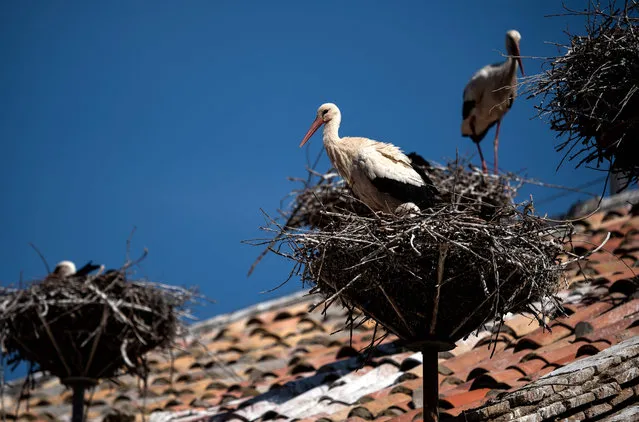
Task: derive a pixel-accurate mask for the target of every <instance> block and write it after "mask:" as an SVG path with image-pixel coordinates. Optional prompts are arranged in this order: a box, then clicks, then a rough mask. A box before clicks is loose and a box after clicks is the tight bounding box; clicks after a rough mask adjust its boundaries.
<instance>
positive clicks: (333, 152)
mask: <svg viewBox="0 0 639 422" xmlns="http://www.w3.org/2000/svg"><path fill="white" fill-rule="evenodd" d="M339 124H340V119H339V117H337V118H333V119H331V120H329V121H328V122H326V123H325V124H324V138H323V140H324V148H325V149H326V153H327V154H328V158H330V160H331V162H332V163H333V166H334V167H335V168H336V169H337V171H338V172H339V174H340V175H341V176H342V177H343V178H344V179H346V182H347V183H350V179H351V172H350V169H351V167H350V159H349V156H348V148H347V147H348V146H347V145H345V144H344V142H343V141H342V140H341V139H340V137H339Z"/></svg>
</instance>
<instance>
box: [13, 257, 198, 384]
mask: <svg viewBox="0 0 639 422" xmlns="http://www.w3.org/2000/svg"><path fill="white" fill-rule="evenodd" d="M127 269H128V266H125V267H123V268H121V269H119V270H114V271H108V272H107V273H105V274H98V275H85V276H71V277H58V276H56V275H54V274H52V275H49V276H48V277H47V278H45V279H44V280H40V281H36V282H34V283H32V284H30V285H29V286H28V287H26V288H23V289H9V288H3V289H2V290H0V336H1V338H2V342H3V346H4V350H5V355H6V356H8V359H7V361H8V363H9V364H10V365H17V364H19V363H20V362H26V363H28V364H29V366H30V368H31V373H33V372H36V371H38V370H41V371H46V372H48V373H51V374H53V375H55V376H57V377H59V378H60V380H61V381H62V383H65V384H71V383H72V382H78V380H84V381H85V382H86V383H88V384H91V383H92V382H96V381H97V380H98V379H100V378H111V377H114V376H116V375H119V374H122V373H130V374H135V375H139V376H142V375H144V374H145V373H146V364H145V359H144V355H145V354H146V353H147V352H149V351H150V350H152V349H155V348H164V347H169V346H171V345H172V344H173V341H174V339H175V336H176V334H178V332H179V331H180V330H181V329H182V327H183V326H182V322H181V320H180V318H181V317H182V316H184V315H186V311H187V310H186V307H185V305H186V304H187V302H190V301H192V300H193V299H194V298H195V297H196V296H195V293H194V292H193V291H191V290H186V289H183V288H179V287H172V286H165V285H161V284H156V283H149V282H144V281H132V280H128V279H127Z"/></svg>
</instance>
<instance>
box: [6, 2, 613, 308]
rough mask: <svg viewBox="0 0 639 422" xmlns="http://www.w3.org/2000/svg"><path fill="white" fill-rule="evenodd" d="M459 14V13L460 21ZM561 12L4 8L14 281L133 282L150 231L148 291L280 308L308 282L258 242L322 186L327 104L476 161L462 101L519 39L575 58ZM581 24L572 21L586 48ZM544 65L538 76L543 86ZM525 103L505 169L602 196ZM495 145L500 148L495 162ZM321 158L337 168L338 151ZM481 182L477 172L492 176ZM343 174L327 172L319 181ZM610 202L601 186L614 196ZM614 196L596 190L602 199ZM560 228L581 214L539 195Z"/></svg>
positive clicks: (402, 137)
mask: <svg viewBox="0 0 639 422" xmlns="http://www.w3.org/2000/svg"><path fill="white" fill-rule="evenodd" d="M444 3H446V4H444ZM559 7H560V6H559V4H558V2H556V1H537V2H512V1H508V2H507V1H493V2H424V1H405V2H401V3H394V2H388V1H384V2H382V1H366V2H364V1H352V2H337V1H322V2H300V1H275V2H252V3H248V2H245V3H242V2H236V1H222V0H217V1H212V0H211V1H194V0H193V1H188V2H177V1H155V2H150V1H137V2H86V1H64V2H39V1H27V0H23V1H13V2H10V1H5V2H1V3H0V53H1V56H2V58H3V60H2V61H3V65H2V66H1V67H0V95H1V96H2V99H3V101H1V102H0V139H2V144H1V145H2V153H1V154H0V189H1V192H2V198H3V204H2V206H1V207H0V232H1V233H2V236H0V281H1V282H2V283H3V284H5V285H6V284H9V283H14V282H16V281H18V280H19V278H20V276H21V274H22V278H23V279H25V280H31V279H34V278H35V277H40V276H43V275H44V274H45V269H44V267H43V265H42V263H41V261H40V259H39V257H38V256H37V255H36V253H35V252H34V251H33V250H32V249H31V247H30V246H29V242H32V243H34V244H35V245H36V246H37V247H38V248H39V249H40V250H41V251H42V253H43V254H44V256H45V257H46V259H47V260H48V261H49V263H50V264H51V265H55V263H56V262H57V261H59V260H62V259H72V260H74V261H76V262H77V263H79V264H82V263H84V262H86V261H87V260H90V259H92V260H94V261H97V262H99V263H104V264H105V265H106V266H107V267H115V266H120V265H121V264H122V262H123V260H124V258H125V252H126V240H127V238H128V236H129V234H130V233H131V231H132V229H133V228H134V227H137V231H136V233H135V235H134V237H133V244H132V246H133V250H132V252H133V255H137V254H141V252H142V250H143V248H145V247H146V248H148V249H149V256H148V258H147V259H146V260H145V261H144V262H143V263H142V264H141V265H140V268H139V270H138V275H139V276H141V277H148V278H150V279H152V280H156V281H160V282H165V283H171V284H183V285H199V286H200V288H201V290H202V292H203V293H205V294H206V295H207V296H209V297H210V298H212V299H215V300H217V304H214V305H210V306H207V307H205V308H202V309H199V311H198V315H199V316H201V317H209V316H212V315H214V314H219V313H223V312H229V311H232V310H235V309H238V308H241V307H244V306H247V305H250V304H253V303H256V302H260V301H264V300H267V299H270V298H273V297H276V296H281V295H283V294H287V293H290V292H292V291H294V290H297V289H299V288H300V287H301V286H300V283H299V281H298V280H292V281H291V282H290V283H289V284H288V285H286V286H284V287H283V288H281V289H279V290H277V291H276V292H274V293H270V294H261V293H260V292H261V291H264V290H267V289H269V288H272V287H274V286H276V285H277V284H279V283H280V282H281V281H282V280H283V279H284V278H285V277H286V275H287V274H288V271H289V269H290V265H289V263H287V262H284V261H282V260H281V259H279V258H277V257H269V258H267V259H266V260H265V261H264V262H263V263H262V264H261V265H260V266H259V267H258V268H257V270H256V272H255V273H254V275H253V276H252V277H251V278H248V279H247V277H246V272H247V269H248V268H249V266H250V264H251V263H252V261H253V260H254V258H255V257H256V256H257V254H258V253H259V252H260V250H259V249H258V248H255V247H250V246H247V245H243V244H241V243H240V242H241V240H243V239H250V238H255V237H260V236H263V234H262V233H261V232H260V231H259V226H260V225H262V224H263V223H264V218H263V216H262V214H261V213H260V208H264V209H265V210H267V211H269V212H274V211H275V210H276V208H277V207H278V205H279V201H280V199H281V198H282V197H283V196H284V195H286V194H287V193H288V192H289V191H290V190H291V189H292V188H293V186H294V185H293V184H292V183H291V182H289V181H287V177H289V176H304V175H305V170H304V167H305V164H306V154H307V152H306V151H305V150H304V149H299V148H298V144H299V141H300V140H301V138H302V136H303V135H304V133H305V132H306V130H307V129H308V126H309V125H310V123H311V122H312V121H313V119H314V117H315V111H316V109H317V107H318V106H319V105H320V104H321V103H323V102H327V101H330V102H335V103H337V104H338V105H339V106H340V108H341V110H342V115H343V121H342V129H341V134H342V135H343V136H344V135H352V136H366V137H370V138H373V139H377V140H382V141H387V142H393V143H395V144H397V145H400V146H401V147H402V148H403V149H404V150H405V151H407V152H409V151H418V152H419V153H420V154H422V155H423V156H425V157H426V158H429V159H432V160H435V161H444V160H445V159H446V158H448V157H454V156H455V151H456V149H458V150H459V152H460V154H466V153H473V154H474V153H475V151H476V149H475V147H474V145H473V144H472V142H471V141H470V140H468V139H467V138H462V137H461V136H460V134H459V132H460V123H461V122H460V119H461V100H462V90H463V88H464V85H465V84H466V82H467V81H468V79H469V78H470V76H471V75H472V74H473V72H474V71H475V70H477V69H478V68H479V67H481V66H483V65H485V64H489V63H493V62H496V61H499V60H501V57H500V55H499V54H500V52H503V51H504V34H505V32H506V30H508V29H511V28H516V29H518V30H519V31H520V32H521V33H522V36H523V38H522V43H521V50H522V54H523V55H528V56H549V55H554V54H555V53H556V49H555V48H554V47H553V46H551V45H548V44H545V42H546V41H557V40H564V34H563V33H562V31H563V30H564V29H565V27H566V22H567V20H566V18H553V19H548V18H544V15H545V14H548V13H556V12H558V11H559ZM580 25H581V23H579V22H578V21H575V20H573V29H576V28H578V27H580ZM541 63H542V61H541V60H533V59H526V60H525V61H524V65H525V70H526V72H527V74H529V75H530V74H534V73H537V72H538V71H539V70H540V66H541ZM533 105H534V102H532V101H527V100H526V99H524V98H520V99H518V100H517V101H516V102H515V104H514V107H513V109H512V110H511V112H510V113H509V115H508V116H507V117H506V119H505V120H504V123H503V125H502V132H501V137H500V139H501V144H500V164H501V167H502V168H504V169H507V170H512V171H520V170H524V171H525V173H526V174H527V175H528V176H530V177H534V178H537V179H540V180H543V181H545V182H549V183H557V184H561V185H566V186H578V185H582V184H584V183H586V182H588V181H591V180H593V179H597V178H599V177H600V176H601V174H600V173H597V172H595V171H593V170H580V171H575V170H574V169H573V168H572V167H573V166H572V165H571V164H568V165H566V166H564V167H563V168H561V169H560V170H559V171H558V172H556V171H555V168H556V166H557V164H558V163H559V160H560V158H561V156H560V155H559V154H558V153H556V152H555V151H554V149H553V146H554V144H555V138H554V134H553V133H551V132H550V131H549V130H548V127H547V125H546V124H545V123H544V122H542V121H540V120H538V119H535V118H534V116H535V112H534V108H533ZM492 136H493V135H492V132H491V133H490V134H489V135H488V136H487V138H486V140H485V141H484V143H483V147H484V151H485V154H486V157H487V158H489V157H490V160H492V153H491V151H492ZM309 144H310V149H311V151H310V154H311V155H312V156H315V154H316V153H317V152H318V151H319V149H320V148H321V136H318V135H316V136H315V137H314V138H313V139H312V140H311V142H310V143H309ZM475 162H476V163H478V161H477V158H476V157H475ZM320 167H321V168H322V169H326V168H328V163H327V162H326V161H324V162H323V163H322V165H321V166H320ZM598 187H599V185H598ZM593 190H594V191H597V188H593ZM532 192H534V194H535V198H537V199H538V200H539V201H540V202H539V204H538V207H537V209H538V210H540V211H547V212H549V213H551V214H555V213H558V212H561V211H564V210H566V209H567V207H568V206H569V205H570V204H571V203H572V202H574V201H575V200H576V199H578V197H579V196H578V195H570V196H567V197H563V198H561V199H559V200H555V201H551V202H546V203H543V201H542V199H543V198H547V197H549V196H551V195H554V194H556V193H557V191H552V190H548V189H543V190H542V189H536V190H533V191H532Z"/></svg>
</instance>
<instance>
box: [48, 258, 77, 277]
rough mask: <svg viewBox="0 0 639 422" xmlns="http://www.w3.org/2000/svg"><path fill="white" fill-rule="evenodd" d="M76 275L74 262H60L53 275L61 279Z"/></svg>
mask: <svg viewBox="0 0 639 422" xmlns="http://www.w3.org/2000/svg"><path fill="white" fill-rule="evenodd" d="M75 273H76V268H75V264H74V263H73V262H72V261H60V262H58V264H57V265H56V266H55V269H54V270H53V272H52V273H51V274H52V275H53V276H56V277H59V278H65V277H71V276H72V275H75Z"/></svg>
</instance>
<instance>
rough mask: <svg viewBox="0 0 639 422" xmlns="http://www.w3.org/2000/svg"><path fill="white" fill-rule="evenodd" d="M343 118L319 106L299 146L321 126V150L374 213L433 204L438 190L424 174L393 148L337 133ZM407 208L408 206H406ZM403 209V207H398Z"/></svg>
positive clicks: (335, 110)
mask: <svg viewBox="0 0 639 422" xmlns="http://www.w3.org/2000/svg"><path fill="white" fill-rule="evenodd" d="M341 120H342V115H341V113H340V111H339V108H337V106H336V105H335V104H332V103H326V104H322V105H321V106H320V107H319V109H317V117H316V118H315V121H314V122H313V124H312V125H311V127H310V129H309V130H308V132H307V133H306V135H305V136H304V139H302V142H301V143H300V147H302V146H303V145H304V144H305V143H306V142H307V141H308V140H309V139H310V138H311V136H313V134H314V133H315V132H316V131H317V129H319V127H320V126H322V125H324V148H325V149H326V152H327V154H328V157H329V158H330V160H331V162H332V163H333V166H334V167H335V168H336V169H337V171H338V172H339V174H340V175H341V176H342V177H343V178H344V180H346V182H347V183H348V185H349V186H350V187H351V189H352V190H353V193H354V194H355V195H356V196H357V197H358V198H359V199H360V200H361V201H362V202H363V203H365V204H366V205H368V206H369V207H370V208H371V209H373V210H375V211H384V212H387V213H402V212H404V211H407V210H410V209H411V208H414V206H411V204H415V205H417V206H418V207H420V208H427V207H430V206H432V205H433V204H434V201H435V200H436V198H437V189H436V188H435V187H434V186H433V183H432V182H431V180H430V179H429V178H428V176H427V175H426V173H424V171H423V170H422V169H421V168H419V167H413V165H412V162H411V160H410V158H408V157H407V156H406V155H404V153H403V152H402V151H401V150H400V149H399V148H398V147H396V146H395V145H393V144H389V143H384V142H378V141H374V140H372V139H367V138H354V137H346V138H340V137H339V134H338V130H339V125H340V122H341ZM406 205H409V206H408V207H406ZM400 206H402V208H398V207H400Z"/></svg>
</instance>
